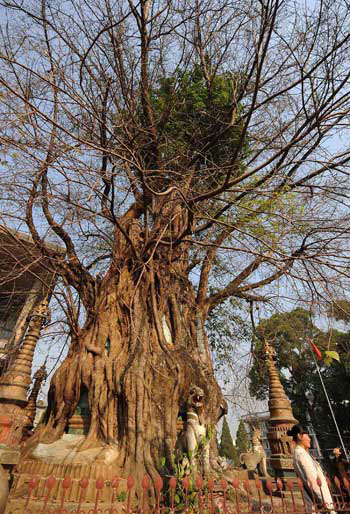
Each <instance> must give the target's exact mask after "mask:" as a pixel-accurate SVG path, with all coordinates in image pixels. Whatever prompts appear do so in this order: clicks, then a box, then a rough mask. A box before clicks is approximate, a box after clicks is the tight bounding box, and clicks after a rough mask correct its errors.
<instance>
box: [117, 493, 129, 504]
mask: <svg viewBox="0 0 350 514" xmlns="http://www.w3.org/2000/svg"><path fill="white" fill-rule="evenodd" d="M127 496H128V495H127V492H126V491H120V493H118V494H117V496H116V500H117V502H122V503H123V502H125V500H126V498H127Z"/></svg>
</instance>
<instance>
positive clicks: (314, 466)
mask: <svg viewBox="0 0 350 514" xmlns="http://www.w3.org/2000/svg"><path fill="white" fill-rule="evenodd" d="M287 435H289V436H291V437H293V441H294V442H295V444H296V446H295V449H294V456H293V464H294V471H295V473H296V475H297V476H298V477H299V478H301V480H302V482H303V485H304V499H305V502H306V504H307V507H308V509H309V510H310V511H312V510H313V506H312V504H313V503H316V504H317V506H318V508H321V510H322V511H323V509H322V506H323V507H324V508H325V510H324V512H329V513H330V514H335V511H334V503H333V499H332V496H331V493H330V491H329V487H328V484H327V480H326V477H325V474H324V472H323V469H322V467H321V466H320V464H319V463H318V462H317V461H316V460H315V459H314V458H313V457H312V455H311V454H310V453H309V449H310V446H311V438H310V436H309V434H308V431H307V430H305V429H304V428H303V427H302V426H301V425H294V427H293V428H292V429H291V430H288V432H287ZM318 478H319V479H320V480H321V486H319V485H318V484H317V479H318ZM311 489H312V490H311Z"/></svg>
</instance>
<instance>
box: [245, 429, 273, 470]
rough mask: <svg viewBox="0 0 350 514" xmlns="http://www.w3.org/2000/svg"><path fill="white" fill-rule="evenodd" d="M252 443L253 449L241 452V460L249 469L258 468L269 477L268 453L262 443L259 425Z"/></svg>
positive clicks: (254, 430)
mask: <svg viewBox="0 0 350 514" xmlns="http://www.w3.org/2000/svg"><path fill="white" fill-rule="evenodd" d="M252 444H253V448H252V450H250V451H249V452H246V453H241V455H240V457H239V460H240V462H241V464H243V465H244V466H245V467H246V468H247V470H248V471H255V470H256V469H257V468H258V472H259V474H260V475H262V476H264V477H268V476H269V474H268V472H267V462H266V453H265V450H264V447H263V445H262V436H261V430H260V428H258V427H254V429H253V437H252Z"/></svg>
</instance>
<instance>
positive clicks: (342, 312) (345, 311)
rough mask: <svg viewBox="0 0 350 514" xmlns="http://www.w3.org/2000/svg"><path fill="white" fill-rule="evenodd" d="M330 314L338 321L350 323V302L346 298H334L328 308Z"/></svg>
mask: <svg viewBox="0 0 350 514" xmlns="http://www.w3.org/2000/svg"><path fill="white" fill-rule="evenodd" d="M328 314H329V316H330V317H332V318H334V319H336V320H337V321H344V323H350V302H349V301H348V300H345V299H344V298H339V299H337V300H334V301H333V302H332V305H331V307H330V308H329V310H328Z"/></svg>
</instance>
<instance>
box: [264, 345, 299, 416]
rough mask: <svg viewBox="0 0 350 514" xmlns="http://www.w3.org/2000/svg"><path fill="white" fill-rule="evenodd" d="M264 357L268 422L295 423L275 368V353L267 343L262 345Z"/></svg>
mask: <svg viewBox="0 0 350 514" xmlns="http://www.w3.org/2000/svg"><path fill="white" fill-rule="evenodd" d="M264 355H265V359H266V365H267V369H268V374H269V411H270V422H271V423H274V421H277V422H279V423H292V424H293V425H294V424H296V423H297V420H296V419H295V418H294V415H293V411H292V407H291V404H290V401H289V399H288V397H287V395H286V393H285V391H284V388H283V386H282V384H281V380H280V377H279V373H278V370H277V368H276V363H275V361H276V352H275V350H274V349H273V348H272V346H271V345H270V343H269V342H268V341H265V343H264Z"/></svg>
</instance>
